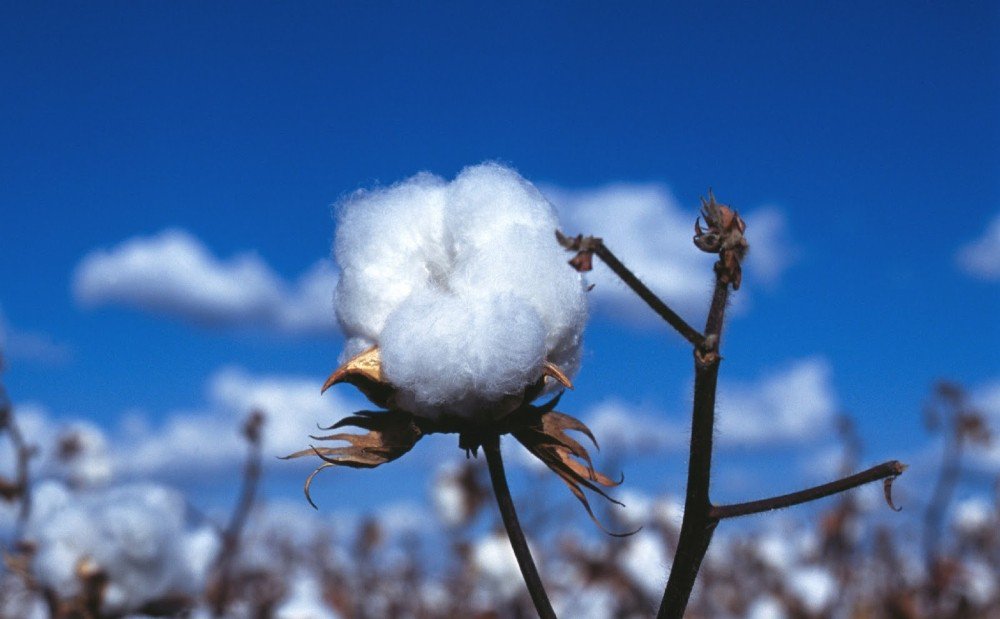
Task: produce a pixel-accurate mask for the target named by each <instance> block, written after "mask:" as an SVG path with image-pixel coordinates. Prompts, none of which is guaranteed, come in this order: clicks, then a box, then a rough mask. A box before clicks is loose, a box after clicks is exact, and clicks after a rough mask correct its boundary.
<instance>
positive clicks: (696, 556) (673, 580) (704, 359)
mask: <svg viewBox="0 0 1000 619" xmlns="http://www.w3.org/2000/svg"><path fill="white" fill-rule="evenodd" d="M728 299H729V286H728V284H726V283H723V281H722V279H721V278H720V277H719V276H718V275H717V276H716V281H715V292H714V293H713V295H712V306H711V308H710V309H709V312H708V319H707V320H706V323H705V338H704V341H703V346H702V347H700V348H696V350H695V354H694V356H695V363H694V371H695V377H694V406H693V410H692V414H691V451H690V455H689V458H688V479H687V490H686V495H685V499H684V520H683V521H682V522H681V534H680V539H679V540H678V542H677V552H676V553H675V554H674V561H673V565H672V567H671V569H670V578H669V579H668V580H667V586H666V589H665V590H664V592H663V600H662V601H661V602H660V610H659V612H658V613H657V614H656V616H657V617H658V619H668V618H675V619H680V618H681V617H683V616H684V609H685V608H687V603H688V599H689V598H690V597H691V589H693V588H694V581H695V578H696V577H697V576H698V570H699V569H700V568H701V562H702V560H703V559H704V558H705V553H706V552H707V551H708V545H709V543H710V542H711V541H712V534H713V533H714V532H715V527H716V525H717V524H718V523H719V521H718V520H717V519H715V518H712V516H711V513H710V510H711V507H712V504H711V501H710V500H709V482H710V479H711V475H712V438H713V436H712V434H713V431H714V426H715V391H716V385H717V384H718V379H719V362H720V361H721V357H720V356H719V353H718V349H719V343H720V337H721V334H722V325H723V322H724V319H725V312H726V303H727V301H728ZM706 347H707V348H706Z"/></svg>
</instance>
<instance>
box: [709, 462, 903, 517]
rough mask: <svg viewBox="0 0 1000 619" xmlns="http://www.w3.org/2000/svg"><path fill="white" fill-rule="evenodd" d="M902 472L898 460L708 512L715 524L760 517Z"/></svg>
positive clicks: (713, 508)
mask: <svg viewBox="0 0 1000 619" xmlns="http://www.w3.org/2000/svg"><path fill="white" fill-rule="evenodd" d="M904 470H906V465H905V464H903V463H902V462H899V461H898V460H890V461H889V462H883V463H882V464H879V465H878V466H873V467H872V468H870V469H868V470H865V471H862V472H860V473H855V474H854V475H851V476H849V477H844V478H843V479H838V480H837V481H832V482H830V483H827V484H823V485H820V486H814V487H812V488H807V489H805V490H799V491H798V492H792V493H789V494H782V495H781V496H775V497H770V498H767V499H760V500H759V501H748V502H746V503H734V504H732V505H715V506H713V507H712V508H711V509H710V510H709V516H710V517H711V518H714V519H715V520H724V519H726V518H737V517H739V516H749V515H751V514H759V513H762V512H767V511H771V510H775V509H782V508H785V507H791V506H793V505H799V504H801V503H808V502H809V501H815V500H816V499H822V498H823V497H828V496H830V495H833V494H838V493H840V492H844V491H846V490H851V489H852V488H857V487H858V486H863V485H865V484H868V483H871V482H873V481H878V480H880V479H890V478H893V477H897V476H899V475H901V474H902V473H903V471H904Z"/></svg>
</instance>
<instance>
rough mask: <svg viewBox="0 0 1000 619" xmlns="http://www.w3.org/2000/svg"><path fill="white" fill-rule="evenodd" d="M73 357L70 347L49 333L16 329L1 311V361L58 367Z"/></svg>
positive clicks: (0, 310)
mask: <svg viewBox="0 0 1000 619" xmlns="http://www.w3.org/2000/svg"><path fill="white" fill-rule="evenodd" d="M72 356H73V351H72V349H71V348H70V347H69V346H67V345H66V344H62V343H59V342H56V341H55V340H54V339H53V338H52V336H51V335H49V334H48V333H42V332H39V331H20V330H17V329H14V328H13V327H11V326H10V323H8V322H7V319H6V317H5V316H4V313H3V310H2V309H0V360H6V361H7V362H11V361H29V362H33V363H41V364H45V365H58V364H62V363H66V362H67V361H69V360H70V359H71V358H72Z"/></svg>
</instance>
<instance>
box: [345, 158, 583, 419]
mask: <svg viewBox="0 0 1000 619" xmlns="http://www.w3.org/2000/svg"><path fill="white" fill-rule="evenodd" d="M557 226H558V224H557V220H556V215H555V211H554V210H553V208H552V205H551V204H549V202H548V201H547V200H546V199H545V198H544V197H543V196H542V195H541V193H540V192H539V191H538V190H537V189H536V188H535V187H534V186H533V185H531V184H530V183H529V182H528V181H526V180H525V179H523V178H522V177H521V176H519V175H518V174H517V173H516V172H514V171H513V170H511V169H509V168H506V167H503V166H501V165H498V164H483V165H478V166H473V167H469V168H466V169H465V170H463V171H462V173H461V174H459V175H458V177H457V178H456V179H455V180H454V181H452V182H450V183H449V182H446V181H444V180H443V179H441V178H438V177H436V176H433V175H430V174H418V175H417V176H414V177H412V178H410V179H408V180H406V181H403V182H401V183H399V184H396V185H394V186H392V187H389V188H387V189H378V190H372V191H362V192H358V193H356V194H354V195H353V196H351V197H350V198H349V199H347V200H346V201H345V202H344V203H343V204H342V205H341V207H340V209H339V223H338V227H337V235H336V242H335V250H334V256H335V258H336V260H337V262H338V264H339V265H340V268H341V277H340V280H339V282H338V284H337V295H336V298H337V301H336V308H337V319H338V320H339V322H340V325H341V328H342V330H343V332H344V333H345V334H346V335H347V336H348V338H349V340H348V343H347V347H346V349H345V351H344V359H345V360H346V358H349V357H351V356H353V355H355V354H357V353H359V352H362V351H363V350H365V349H367V348H369V347H371V346H374V345H378V346H379V348H380V350H381V353H382V363H383V368H382V369H383V372H384V375H385V377H386V379H387V380H388V381H389V382H391V383H392V384H393V385H394V386H395V387H396V388H397V389H398V393H399V398H400V400H399V402H400V405H401V406H403V407H405V408H407V410H410V411H411V412H414V413H417V414H423V415H427V416H437V415H440V414H442V413H445V412H447V413H451V414H458V415H466V416H473V415H475V414H476V413H478V412H481V411H483V410H484V409H486V410H488V409H489V405H490V404H493V403H496V402H498V401H500V400H502V399H504V398H505V397H507V396H516V395H518V394H520V393H522V392H523V391H524V389H525V387H527V386H528V385H529V384H531V383H532V382H534V381H536V380H537V379H538V378H539V377H540V376H541V371H542V363H543V362H544V361H546V360H548V361H550V362H552V363H554V364H556V365H558V366H559V367H560V368H561V369H562V370H563V371H564V372H566V373H567V374H569V375H572V374H573V373H574V372H575V371H576V370H577V368H578V366H579V362H580V345H581V337H582V333H583V327H584V324H585V322H586V318H587V307H586V296H585V292H584V289H583V283H582V280H581V278H580V276H579V275H578V274H577V273H575V272H574V271H573V270H572V269H571V268H569V267H568V266H567V265H566V256H565V255H564V253H563V251H562V249H561V248H560V247H559V245H558V243H556V241H555V236H554V232H555V230H556V228H557Z"/></svg>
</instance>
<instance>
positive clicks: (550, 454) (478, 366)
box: [289, 163, 905, 617]
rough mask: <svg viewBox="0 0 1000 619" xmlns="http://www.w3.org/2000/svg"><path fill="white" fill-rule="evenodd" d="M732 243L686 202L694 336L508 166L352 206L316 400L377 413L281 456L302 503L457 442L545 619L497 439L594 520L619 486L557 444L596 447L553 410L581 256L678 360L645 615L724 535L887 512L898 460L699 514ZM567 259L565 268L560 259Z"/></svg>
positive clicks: (570, 345)
mask: <svg viewBox="0 0 1000 619" xmlns="http://www.w3.org/2000/svg"><path fill="white" fill-rule="evenodd" d="M745 232H746V224H745V222H744V221H743V219H742V218H741V217H740V215H739V213H738V212H737V211H736V210H735V209H733V208H731V207H730V206H728V205H725V204H722V203H720V202H718V201H717V200H716V199H715V197H714V196H713V195H712V194H711V193H710V194H709V197H708V199H703V200H702V208H701V216H700V217H699V218H698V219H697V220H696V221H695V224H694V237H693V242H694V245H695V247H696V248H697V249H698V250H701V251H703V252H706V253H709V254H714V255H716V256H717V257H718V259H717V261H716V262H715V265H714V276H715V286H714V290H713V293H712V301H711V304H710V307H709V311H708V316H707V319H706V321H705V327H704V329H703V330H701V331H699V330H698V329H696V328H694V327H692V326H691V325H690V324H688V323H687V322H686V321H685V320H684V319H683V318H682V317H681V316H680V315H678V314H677V313H676V312H675V311H673V310H672V309H671V308H670V307H669V306H668V305H667V303H666V302H664V301H663V300H662V299H660V298H659V297H658V296H657V295H656V294H655V293H653V292H652V291H651V290H650V289H649V288H648V287H647V286H645V285H644V284H643V283H642V282H641V281H640V280H639V278H637V277H636V276H635V274H634V273H633V272H632V271H630V270H629V269H628V268H627V267H626V266H625V265H624V264H622V263H621V261H620V260H618V258H617V257H616V256H615V255H614V254H613V253H612V252H611V251H610V249H608V247H607V246H606V245H605V244H604V243H603V241H602V239H600V238H599V237H595V236H584V235H582V234H580V235H577V236H575V237H573V236H568V235H564V234H562V233H561V232H560V231H559V230H558V221H557V218H556V214H555V211H554V209H553V207H552V205H551V204H550V203H549V202H548V201H547V200H546V199H545V197H544V196H543V195H542V194H541V193H540V192H539V191H538V189H537V188H535V187H534V186H533V185H532V184H531V183H529V182H528V181H527V180H525V179H524V178H522V177H521V176H520V175H519V174H517V173H516V172H515V171H513V170H511V169H510V168H507V167H504V166H502V165H499V164H495V163H487V164H483V165H478V166H472V167H469V168H466V169H465V170H463V171H462V172H461V173H460V174H459V175H458V176H457V177H456V178H455V179H454V180H452V181H450V182H449V181H446V180H444V179H441V178H439V177H437V176H434V175H431V174H418V175H417V176H414V177H412V178H410V179H408V180H406V181H403V182H400V183H398V184H395V185H393V186H391V187H388V188H380V189H374V190H367V191H358V192H356V193H355V194H354V195H352V196H350V197H349V198H347V199H346V200H344V201H343V202H342V203H341V204H340V205H339V207H338V225H337V232H336V239H335V244H334V258H335V259H336V261H337V263H338V265H339V267H340V273H341V275H340V279H339V281H338V284H337V289H336V294H335V299H336V300H335V306H336V315H337V320H338V322H339V324H340V328H341V330H342V332H343V333H344V335H345V336H346V337H347V343H346V346H345V348H344V351H343V353H342V355H341V359H340V362H341V364H340V366H339V367H338V368H337V369H336V370H334V372H333V373H332V374H331V375H330V377H329V378H328V379H327V381H326V383H325V384H324V386H323V390H324V391H325V390H326V389H328V388H330V387H331V386H333V385H335V384H338V383H349V384H352V385H354V386H355V387H356V388H358V389H359V390H360V391H361V392H362V393H363V394H364V395H365V396H366V397H367V398H368V399H369V400H370V401H371V402H372V403H373V404H375V405H376V407H378V409H379V410H377V411H360V412H358V413H356V414H354V415H351V416H349V417H347V418H345V419H342V420H340V421H338V422H336V423H334V424H333V425H332V426H330V427H329V428H327V429H328V430H340V429H342V428H344V427H355V428H359V429H361V430H364V431H365V432H364V433H360V434H358V433H348V432H335V433H333V434H329V435H326V436H317V437H313V438H314V440H317V441H336V442H341V443H346V445H341V446H337V447H328V446H311V447H310V448H309V449H304V450H302V451H299V452H296V453H294V454H292V455H291V456H289V457H291V458H297V457H304V456H310V455H315V456H318V457H319V458H321V459H322V460H323V462H322V464H320V465H319V467H318V468H317V469H316V470H315V471H314V472H313V473H312V474H311V475H310V476H309V477H308V478H307V480H306V484H305V489H306V495H307V498H308V496H309V489H310V486H311V484H312V482H313V480H314V478H315V476H316V474H317V473H319V472H320V471H322V470H324V469H326V468H329V467H333V466H349V467H358V468H371V467H375V466H379V465H382V464H384V463H386V462H389V461H392V460H395V459H397V458H399V457H400V456H402V455H403V454H405V453H406V452H408V451H409V450H410V449H411V448H412V447H413V446H414V445H415V444H416V443H417V441H418V440H420V438H421V437H423V436H424V435H426V434H432V433H442V432H445V433H456V434H458V435H459V447H460V448H462V449H465V450H466V452H467V453H469V454H472V455H476V454H478V450H479V449H480V448H482V449H483V451H484V453H485V455H486V461H487V465H488V468H489V472H490V479H491V482H492V485H493V489H494V494H495V495H496V499H497V502H498V506H499V508H500V514H501V517H502V519H503V521H504V525H505V527H506V529H507V533H508V537H509V539H510V543H511V545H512V547H513V550H514V555H515V557H516V559H517V562H518V565H519V567H520V569H521V573H522V576H523V577H524V580H525V583H526V585H527V587H528V591H529V593H530V594H531V597H532V601H533V603H534V604H535V609H536V611H537V612H538V614H539V615H540V616H542V617H554V616H555V613H554V611H553V608H552V604H551V603H550V602H549V599H548V597H547V594H546V592H545V589H544V587H543V585H542V581H541V578H540V577H539V575H538V571H537V568H536V567H535V565H534V561H533V560H532V558H531V552H530V550H529V548H528V544H527V542H526V540H525V538H524V533H523V532H522V531H521V528H520V525H519V523H518V520H517V514H516V512H515V510H514V505H513V501H512V500H511V497H510V491H509V488H508V487H507V482H506V477H505V473H504V469H503V461H502V459H501V456H500V449H499V443H500V437H501V436H502V435H505V434H509V435H511V436H513V437H514V438H515V439H516V440H517V441H519V442H520V443H521V444H522V445H524V446H525V447H526V448H527V449H528V451H529V452H530V453H531V454H533V455H534V456H535V457H536V458H537V459H538V460H540V461H541V462H543V463H544V464H545V465H546V466H548V467H549V469H551V470H552V471H553V472H554V473H555V474H556V475H557V476H558V477H559V478H561V479H562V480H563V481H564V482H565V483H566V484H567V485H568V486H569V488H570V490H571V491H572V492H573V494H574V495H575V496H576V497H577V499H579V500H580V502H581V503H582V504H583V506H584V507H585V508H586V510H587V512H588V513H589V514H590V515H591V517H592V518H593V517H594V515H593V512H592V511H591V508H590V505H589V502H588V499H587V497H586V495H585V494H584V489H588V490H590V491H593V492H595V493H597V494H598V495H600V496H603V497H605V498H607V499H608V500H613V499H611V497H610V496H608V495H607V494H606V493H605V490H604V489H605V488H608V487H611V486H615V485H617V482H615V481H614V480H612V479H611V478H609V477H607V476H606V475H603V474H601V473H599V472H597V471H596V470H595V469H594V467H593V464H592V462H591V458H590V454H589V453H588V451H587V449H586V448H584V446H583V445H582V444H581V443H580V442H578V441H577V440H576V439H575V438H573V436H571V435H570V434H569V433H568V431H570V430H573V431H576V432H579V433H582V434H583V435H585V436H587V437H588V438H590V439H591V440H592V441H594V436H593V434H592V433H591V431H590V429H588V428H587V427H586V426H585V425H584V424H582V423H581V422H580V421H578V420H577V419H575V418H573V417H570V416H568V415H565V414H563V413H559V412H557V411H556V410H555V407H556V405H557V404H558V402H559V398H560V396H561V394H562V390H563V389H567V388H571V387H572V383H571V380H572V377H573V376H574V375H575V373H576V371H577V369H578V368H579V364H580V358H581V344H582V338H583V330H584V326H585V323H586V318H587V299H586V286H585V283H584V281H583V275H582V274H584V273H586V272H587V271H590V270H591V269H592V268H593V263H594V258H595V257H596V258H598V260H599V261H600V262H602V263H604V265H606V266H607V267H608V268H609V269H610V270H611V271H612V272H613V273H614V274H615V275H616V276H617V277H618V278H619V279H621V280H622V281H623V282H624V283H625V284H626V285H627V286H628V287H629V288H630V289H631V290H632V291H633V292H634V293H635V294H636V295H637V296H639V298H641V299H642V300H643V301H644V302H645V303H646V304H647V305H648V306H649V307H650V308H651V309H652V310H653V311H654V312H655V313H656V314H657V315H658V316H659V317H660V318H661V319H663V320H664V321H665V322H666V323H667V324H669V325H670V326H671V327H672V328H673V329H674V330H675V331H677V332H678V333H679V334H680V335H681V336H682V337H683V338H684V339H685V340H686V341H687V342H688V343H689V344H690V345H691V347H692V352H693V353H694V374H695V380H694V402H693V408H692V425H691V433H690V437H691V442H690V457H689V468H688V484H687V490H686V496H685V501H684V509H683V520H682V523H681V528H680V533H679V536H678V543H677V547H676V552H675V555H674V558H673V567H672V568H671V570H670V572H669V579H668V580H667V585H666V588H665V590H664V594H663V598H662V601H661V604H660V610H659V614H658V616H659V617H681V616H683V614H684V610H685V608H686V606H687V603H688V600H689V597H690V595H691V591H692V589H693V587H694V583H695V578H696V577H697V574H698V570H699V568H700V566H701V563H702V561H703V560H704V559H705V556H706V553H707V552H708V548H709V546H710V543H711V540H712V535H713V533H714V531H715V528H716V526H717V525H718V524H719V522H720V521H721V520H723V519H726V518H733V517H737V516H744V515H749V514H755V513H761V512H764V511H768V510H771V509H776V508H780V507H788V506H791V505H795V504H798V503H803V502H806V501H811V500H815V499H817V498H821V497H823V496H828V495H830V494H834V493H837V492H842V491H845V490H848V489H851V488H854V487H856V486H859V485H861V484H864V483H868V482H871V481H876V480H882V479H884V480H888V481H887V482H886V498H887V500H888V501H889V503H890V505H891V497H890V495H889V481H891V479H893V478H895V477H896V476H898V475H899V474H900V473H902V471H903V469H904V468H905V467H904V466H903V465H902V464H901V463H899V462H897V461H890V462H886V463H884V464H882V465H879V466H877V467H873V468H871V469H869V470H867V471H864V472H862V473H858V474H856V475H852V476H848V477H845V478H843V479H840V480H838V481H835V482H831V483H830V484H825V485H823V486H817V487H814V488H809V489H806V490H802V491H800V492H797V493H792V494H789V495H783V496H779V497H771V498H768V499H763V500H759V501H751V502H747V503H739V504H733V505H714V504H713V503H712V501H711V500H710V496H709V494H710V493H709V489H710V474H711V463H712V449H713V434H714V417H715V401H716V387H717V384H718V376H719V367H720V364H721V361H722V355H721V339H722V331H723V325H724V322H725V314H726V308H727V306H728V305H729V302H730V297H731V294H732V293H733V292H735V291H737V290H739V288H740V287H741V285H742V282H743V270H742V262H743V259H744V257H745V256H746V254H747V251H748V250H749V243H748V241H747V238H746V236H745ZM566 251H568V252H571V253H572V254H573V257H572V258H571V259H570V260H568V261H567V260H566V254H565V252H566ZM567 262H568V265H567ZM541 398H547V400H544V401H543V400H540V399H541ZM539 401H541V403H538V402H539ZM594 442H595V444H596V441H594ZM309 500H310V502H312V501H311V499H309ZM595 522H596V519H595ZM647 554H648V553H647ZM642 563H643V561H637V563H636V564H637V565H639V564H642ZM648 582H649V583H652V582H653V579H648Z"/></svg>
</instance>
